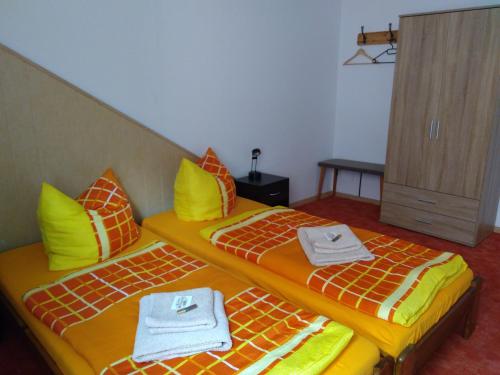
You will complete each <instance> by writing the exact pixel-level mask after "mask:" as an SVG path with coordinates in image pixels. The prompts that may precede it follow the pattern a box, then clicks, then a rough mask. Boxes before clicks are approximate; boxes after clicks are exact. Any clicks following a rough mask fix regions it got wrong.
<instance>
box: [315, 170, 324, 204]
mask: <svg viewBox="0 0 500 375" xmlns="http://www.w3.org/2000/svg"><path fill="white" fill-rule="evenodd" d="M319 168H320V172H319V185H318V196H317V197H316V199H317V200H320V199H321V191H322V190H323V183H324V182H325V173H326V168H325V167H319Z"/></svg>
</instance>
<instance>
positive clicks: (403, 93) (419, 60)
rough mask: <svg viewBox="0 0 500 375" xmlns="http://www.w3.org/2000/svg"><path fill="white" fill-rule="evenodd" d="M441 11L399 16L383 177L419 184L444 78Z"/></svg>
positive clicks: (400, 182)
mask: <svg viewBox="0 0 500 375" xmlns="http://www.w3.org/2000/svg"><path fill="white" fill-rule="evenodd" d="M446 30H447V27H446V22H443V16H442V15H439V14H438V15H429V16H419V17H407V18H403V19H401V25H400V34H399V41H398V56H397V64H396V72H395V79H394V87H393V96H392V110H391V121H390V127H389V138H388V146H387V156H386V170H385V181H387V182H390V183H394V184H400V185H406V186H413V187H418V188H423V187H424V185H423V181H424V179H423V176H425V174H426V173H427V169H428V165H429V164H430V159H429V146H430V144H429V142H430V134H431V124H432V121H433V120H434V119H435V118H436V116H437V112H438V106H439V98H440V91H441V83H442V77H443V56H444V49H445V46H446V36H447V33H446Z"/></svg>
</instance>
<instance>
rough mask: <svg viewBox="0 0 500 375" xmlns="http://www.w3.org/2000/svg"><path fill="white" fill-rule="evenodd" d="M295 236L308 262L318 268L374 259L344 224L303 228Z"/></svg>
mask: <svg viewBox="0 0 500 375" xmlns="http://www.w3.org/2000/svg"><path fill="white" fill-rule="evenodd" d="M297 235H298V237H299V241H300V244H301V245H302V248H303V249H304V252H305V254H306V256H307V258H308V259H309V262H310V263H311V264H313V265H315V266H318V267H323V266H329V265H333V264H343V263H352V262H356V261H360V260H367V261H369V260H373V259H375V257H374V255H373V254H372V253H370V252H369V251H368V249H367V248H366V247H365V246H364V245H363V243H362V242H361V241H360V240H359V238H357V237H356V235H355V234H354V233H353V232H352V231H351V229H350V228H349V227H348V226H347V225H344V224H341V225H334V226H331V227H314V228H312V227H311V228H306V227H303V228H299V229H298V230H297Z"/></svg>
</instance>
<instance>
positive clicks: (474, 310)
mask: <svg viewBox="0 0 500 375" xmlns="http://www.w3.org/2000/svg"><path fill="white" fill-rule="evenodd" d="M482 283H483V281H482V279H481V278H480V277H475V278H474V280H472V283H471V286H472V287H473V288H474V297H473V300H472V301H471V306H470V308H469V310H468V311H467V313H466V315H465V318H464V323H463V326H462V327H461V330H460V334H461V335H462V337H463V338H464V339H468V338H469V337H470V336H471V335H472V333H473V332H474V329H475V328H476V323H477V316H478V311H479V296H480V295H481V293H480V291H481V286H482Z"/></svg>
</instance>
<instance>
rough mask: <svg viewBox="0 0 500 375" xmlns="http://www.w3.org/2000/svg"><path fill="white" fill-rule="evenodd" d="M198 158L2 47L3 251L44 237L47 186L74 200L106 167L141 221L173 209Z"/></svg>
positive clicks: (0, 233)
mask: <svg viewBox="0 0 500 375" xmlns="http://www.w3.org/2000/svg"><path fill="white" fill-rule="evenodd" d="M183 157H185V158H189V159H191V160H192V159H194V158H195V155H193V154H192V153H190V152H189V151H187V150H185V149H183V148H182V147H180V146H178V145H176V144H174V143H172V142H171V141H169V140H167V139H165V138H164V137H162V136H160V135H158V134H156V133H154V132H153V131H151V130H149V129H147V128H146V127H144V126H143V125H141V124H139V123H138V122H137V121H134V120H133V119H131V118H129V117H127V116H126V115H124V114H122V113H120V112H118V111H117V110H115V109H113V108H111V107H109V106H107V105H106V104H104V103H102V102H100V101H99V100H97V99H95V98H94V97H92V96H90V95H88V94H87V93H85V92H83V91H82V90H80V89H78V88H76V87H75V86H73V85H71V84H69V83H68V82H66V81H64V80H62V79H61V78H59V77H57V76H55V75H53V74H51V73H50V72H48V71H46V70H45V69H43V68H41V67H40V66H38V65H36V64H34V63H33V62H31V61H29V60H27V59H25V58H23V57H22V56H20V55H18V54H17V53H15V52H13V51H12V50H10V49H8V48H7V47H5V46H2V45H0V176H1V177H0V178H1V180H0V181H1V182H0V250H5V249H9V248H13V247H16V246H20V245H23V244H28V243H33V242H37V241H39V240H40V234H39V230H38V224H37V220H36V208H37V204H38V196H39V192H40V186H41V183H42V181H47V182H48V183H50V184H53V185H54V186H56V187H57V188H58V189H60V190H61V191H63V192H64V193H66V194H68V195H70V196H77V195H78V194H80V193H81V192H82V191H83V190H85V188H86V187H87V186H88V185H89V184H91V183H92V182H93V181H94V180H95V179H96V178H97V177H98V176H100V175H101V173H102V172H103V171H104V170H105V169H106V168H108V167H111V168H113V169H114V170H115V172H116V174H117V175H118V177H119V178H120V180H121V182H122V184H123V186H124V187H125V190H126V191H127V193H128V195H129V196H130V199H131V201H132V204H133V208H134V214H135V217H136V220H137V221H138V222H140V221H141V220H142V218H144V217H145V216H148V215H151V214H154V213H157V212H160V211H163V210H165V209H167V208H170V207H172V204H173V184H174V180H175V175H176V173H177V168H178V166H179V162H180V160H181V159H182V158H183Z"/></svg>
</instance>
